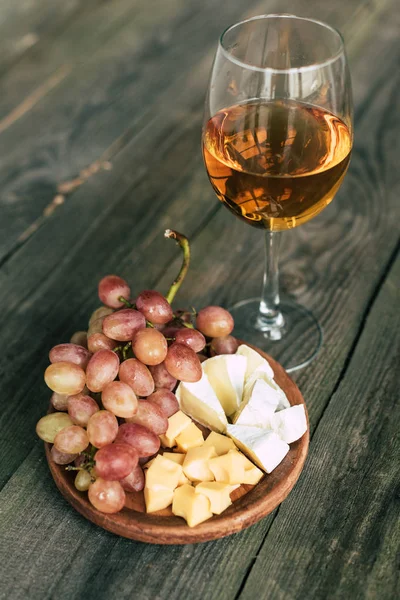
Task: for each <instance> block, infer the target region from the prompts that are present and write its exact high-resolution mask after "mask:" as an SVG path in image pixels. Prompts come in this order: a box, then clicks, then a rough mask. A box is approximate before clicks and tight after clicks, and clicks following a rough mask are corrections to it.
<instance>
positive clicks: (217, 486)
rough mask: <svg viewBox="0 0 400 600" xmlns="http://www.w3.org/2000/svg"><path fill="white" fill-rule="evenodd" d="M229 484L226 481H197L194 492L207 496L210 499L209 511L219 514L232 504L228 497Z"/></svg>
mask: <svg viewBox="0 0 400 600" xmlns="http://www.w3.org/2000/svg"><path fill="white" fill-rule="evenodd" d="M231 487H232V486H230V485H228V484H226V483H218V482H217V481H209V482H208V483H199V484H198V485H196V488H195V492H196V494H203V495H204V496H207V498H208V499H209V501H210V506H211V512H212V513H214V514H215V515H220V514H221V513H222V511H224V510H225V509H226V508H228V506H230V505H231V504H232V500H231V497H230V493H231Z"/></svg>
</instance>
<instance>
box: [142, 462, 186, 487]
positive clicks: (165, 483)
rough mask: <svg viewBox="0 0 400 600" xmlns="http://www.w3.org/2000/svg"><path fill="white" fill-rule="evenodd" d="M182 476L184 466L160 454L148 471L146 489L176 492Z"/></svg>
mask: <svg viewBox="0 0 400 600" xmlns="http://www.w3.org/2000/svg"><path fill="white" fill-rule="evenodd" d="M181 475H182V466H181V465H178V464H177V463H175V462H173V461H172V460H169V459H168V458H164V457H163V456H161V454H159V455H158V456H156V457H155V459H154V461H153V463H152V464H151V466H150V467H149V468H148V469H147V471H146V484H145V487H146V488H152V489H168V490H174V489H175V488H176V486H177V485H178V482H179V479H180V477H181Z"/></svg>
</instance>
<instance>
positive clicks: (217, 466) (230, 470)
mask: <svg viewBox="0 0 400 600" xmlns="http://www.w3.org/2000/svg"><path fill="white" fill-rule="evenodd" d="M208 466H209V468H210V470H211V471H212V473H213V475H214V478H215V481H219V482H220V483H230V484H232V483H242V481H243V479H244V466H243V462H242V460H241V458H240V456H239V453H238V452H236V451H233V450H232V451H230V452H228V454H224V455H223V456H217V458H211V459H210V460H209V461H208Z"/></svg>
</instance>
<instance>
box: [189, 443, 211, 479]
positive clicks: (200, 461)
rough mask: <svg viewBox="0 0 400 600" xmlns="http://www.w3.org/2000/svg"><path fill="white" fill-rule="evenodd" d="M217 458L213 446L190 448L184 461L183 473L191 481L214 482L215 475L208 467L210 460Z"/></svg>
mask: <svg viewBox="0 0 400 600" xmlns="http://www.w3.org/2000/svg"><path fill="white" fill-rule="evenodd" d="M214 456H216V452H215V450H214V447H213V446H204V445H203V446H200V447H199V448H190V450H188V453H187V454H186V458H185V460H184V461H183V472H184V474H185V475H186V477H187V478H188V479H190V481H213V480H214V475H213V474H212V471H211V470H210V467H209V466H208V461H209V460H210V458H212V457H214Z"/></svg>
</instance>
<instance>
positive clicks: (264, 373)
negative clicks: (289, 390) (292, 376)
mask: <svg viewBox="0 0 400 600" xmlns="http://www.w3.org/2000/svg"><path fill="white" fill-rule="evenodd" d="M258 379H261V380H263V381H265V383H267V384H268V385H269V386H270V387H271V388H272V389H273V390H274V391H275V392H276V394H277V395H278V397H279V400H278V405H277V407H276V410H282V409H284V408H289V407H290V402H289V400H288V399H287V398H286V394H285V392H284V391H283V390H281V388H280V387H279V385H278V384H277V383H276V381H275V380H274V379H272V378H271V376H270V375H269V372H268V369H267V368H266V367H265V365H261V366H260V367H258V368H257V369H256V370H255V371H254V372H253V373H252V375H250V377H249V378H248V379H247V380H246V382H245V385H244V390H243V400H244V401H247V399H248V398H250V396H251V392H252V389H253V386H254V384H255V382H256V381H257V380H258Z"/></svg>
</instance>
